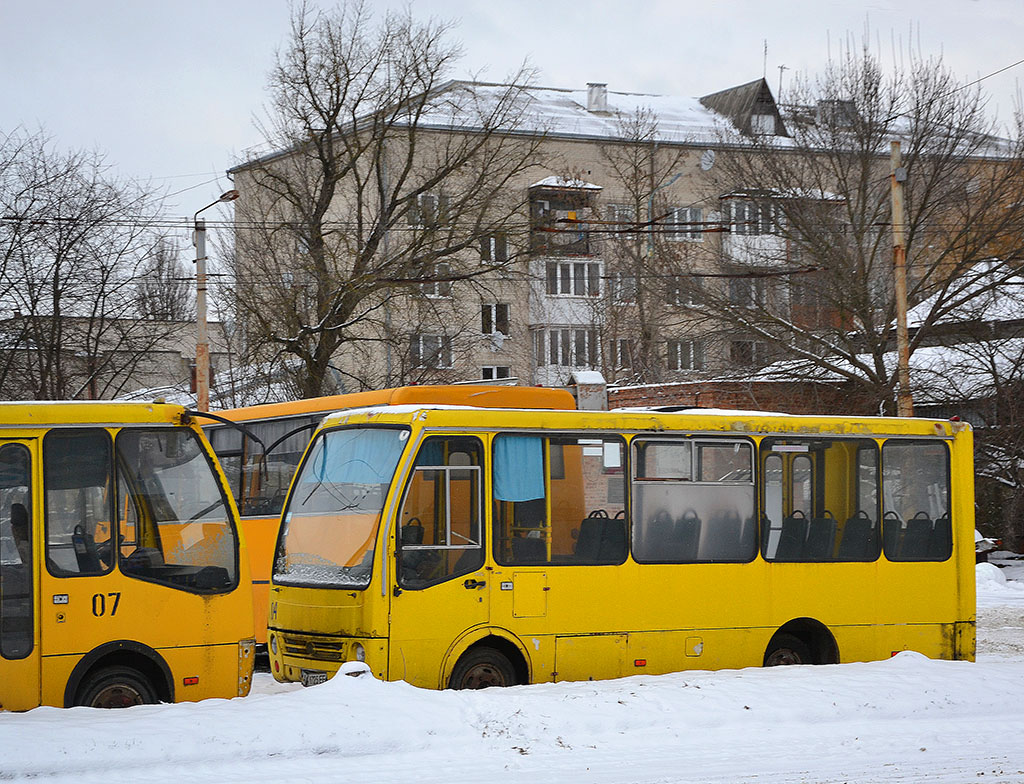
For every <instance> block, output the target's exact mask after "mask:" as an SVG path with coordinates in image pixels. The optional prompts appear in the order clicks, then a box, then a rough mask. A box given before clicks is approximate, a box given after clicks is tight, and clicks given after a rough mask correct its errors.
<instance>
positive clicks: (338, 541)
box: [274, 428, 409, 588]
mask: <svg viewBox="0 0 1024 784" xmlns="http://www.w3.org/2000/svg"><path fill="white" fill-rule="evenodd" d="M408 438H409V431H408V430H405V429H399V428H349V429H340V430H327V431H324V432H322V433H320V434H319V435H318V436H317V438H316V439H315V440H314V441H313V444H312V446H310V448H309V453H308V455H307V456H306V460H305V462H304V463H303V465H302V468H301V469H300V470H299V473H298V475H297V476H296V477H295V481H294V483H293V485H292V493H291V497H290V499H289V501H288V506H287V508H286V510H285V514H284V518H283V520H282V528H281V537H280V544H279V545H278V551H277V555H276V557H275V559H274V582H276V583H281V584H291V585H316V586H321V587H339V588H365V587H367V586H368V585H369V584H370V575H371V570H372V567H373V545H374V542H375V541H376V538H377V527H378V524H379V522H380V516H381V510H382V509H383V508H384V499H385V498H386V497H387V493H388V487H389V486H390V485H391V479H392V477H393V476H394V473H395V468H396V467H397V466H398V459H399V458H400V457H401V455H402V450H403V449H404V448H405V444H406V441H407V440H408Z"/></svg>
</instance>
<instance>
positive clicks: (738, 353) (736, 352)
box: [729, 340, 768, 366]
mask: <svg viewBox="0 0 1024 784" xmlns="http://www.w3.org/2000/svg"><path fill="white" fill-rule="evenodd" d="M767 359H768V345H767V344H766V343H762V342H760V341H757V340H734V341H732V342H731V343H730V344H729V361H730V362H732V363H733V364H734V365H742V366H750V365H764V364H765V363H766V362H767Z"/></svg>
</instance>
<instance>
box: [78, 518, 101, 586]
mask: <svg viewBox="0 0 1024 784" xmlns="http://www.w3.org/2000/svg"><path fill="white" fill-rule="evenodd" d="M71 544H72V546H73V547H74V551H75V560H77V561H78V571H79V572H81V573H83V574H87V573H89V572H102V571H103V567H102V566H101V565H100V556H99V553H97V551H96V542H95V541H93V538H92V537H91V536H89V535H88V534H87V533H86V532H85V528H84V527H83V526H82V525H80V524H79V525H76V526H75V530H74V531H73V532H72V534H71Z"/></svg>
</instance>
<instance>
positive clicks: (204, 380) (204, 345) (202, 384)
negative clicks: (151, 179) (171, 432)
mask: <svg viewBox="0 0 1024 784" xmlns="http://www.w3.org/2000/svg"><path fill="white" fill-rule="evenodd" d="M237 198H238V191H236V190H230V191H226V192H224V193H222V194H221V195H220V197H219V198H218V199H217V200H216V201H213V202H210V203H209V204H207V205H206V206H205V207H203V209H201V210H198V211H197V212H196V214H195V215H193V216H192V222H193V224H194V228H195V231H194V233H193V235H192V244H193V245H195V246H196V408H197V409H198V410H199V411H209V410H210V339H209V337H208V336H207V328H206V221H201V220H199V213H201V212H203V211H205V210H208V209H210V207H212V206H214V205H215V204H220V203H221V202H222V201H234V200H235V199H237Z"/></svg>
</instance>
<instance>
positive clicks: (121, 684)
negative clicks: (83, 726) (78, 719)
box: [75, 667, 159, 708]
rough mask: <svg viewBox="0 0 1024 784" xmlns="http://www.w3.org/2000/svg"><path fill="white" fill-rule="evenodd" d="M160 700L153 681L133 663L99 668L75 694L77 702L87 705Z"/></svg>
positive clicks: (115, 705)
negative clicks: (134, 668) (130, 665)
mask: <svg viewBox="0 0 1024 784" xmlns="http://www.w3.org/2000/svg"><path fill="white" fill-rule="evenodd" d="M157 702H159V700H158V699H157V696H156V690H155V689H154V688H153V684H151V683H150V682H149V680H148V679H147V678H146V676H144V675H143V674H142V673H140V672H139V671H138V670H133V669H132V668H131V667H104V668H103V669H101V670H97V671H96V672H94V673H92V674H91V675H89V676H88V677H87V678H86V679H85V681H84V682H83V683H82V685H81V687H80V688H79V689H78V694H77V696H76V697H75V705H84V706H85V707H87V708H128V707H131V706H132V705H154V704H156V703H157Z"/></svg>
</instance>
